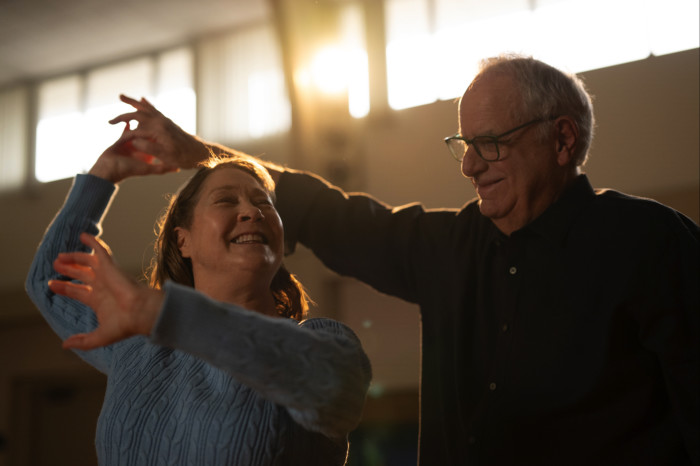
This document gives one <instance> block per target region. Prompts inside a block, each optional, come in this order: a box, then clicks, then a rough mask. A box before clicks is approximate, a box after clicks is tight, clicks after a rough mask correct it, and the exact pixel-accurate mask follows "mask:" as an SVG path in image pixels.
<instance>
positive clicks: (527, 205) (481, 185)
mask: <svg viewBox="0 0 700 466" xmlns="http://www.w3.org/2000/svg"><path fill="white" fill-rule="evenodd" d="M519 102H520V97H519V95H518V92H517V90H516V87H515V85H514V83H513V80H512V78H510V77H508V76H503V75H489V74H488V73H487V74H486V75H485V76H482V77H481V78H480V79H479V80H478V81H476V82H475V83H474V85H473V86H471V87H470V89H468V90H467V91H466V92H465V94H464V96H462V99H461V101H460V106H459V128H460V134H461V135H462V136H463V137H466V138H469V139H471V138H474V137H475V136H495V135H498V134H501V133H504V132H506V131H508V130H510V129H512V128H515V127H517V126H519V125H521V124H523V123H525V122H526V121H528V120H531V119H535V118H539V117H546V116H547V115H526V116H527V118H526V119H525V120H524V121H514V119H513V117H512V114H513V112H512V108H513V105H517V104H518V103H519ZM542 124H548V123H538V124H534V125H530V126H527V127H525V128H523V129H521V130H518V131H515V132H514V133H512V134H510V135H508V136H506V137H504V138H503V139H502V140H499V144H498V146H499V150H500V159H499V160H497V161H495V162H486V161H484V160H483V159H482V158H481V157H479V155H478V154H477V153H476V151H475V149H474V148H473V147H472V146H469V149H468V150H467V153H466V155H465V156H464V160H463V161H462V173H463V174H464V176H466V177H467V178H469V179H470V180H471V181H472V183H473V184H474V188H475V189H476V193H477V195H478V197H479V208H480V210H481V213H482V214H483V215H484V216H486V217H489V218H490V219H491V220H492V221H493V222H494V224H495V225H496V226H497V227H498V228H499V229H500V230H501V231H502V232H503V233H505V234H510V233H512V232H513V231H515V230H518V229H520V228H522V227H523V226H525V225H527V224H528V223H530V222H531V221H532V220H534V219H535V218H536V217H537V216H539V215H540V214H541V213H542V212H543V211H544V210H545V209H546V208H547V207H548V206H549V205H550V204H551V203H552V202H553V201H554V200H555V199H556V197H557V196H558V194H559V192H560V191H561V189H562V183H563V178H562V177H563V176H564V175H563V170H562V167H560V166H559V165H558V164H557V153H556V149H555V141H554V137H547V138H545V139H544V140H543V139H541V138H540V137H538V132H537V131H536V129H537V127H538V125H542Z"/></svg>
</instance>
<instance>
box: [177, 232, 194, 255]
mask: <svg viewBox="0 0 700 466" xmlns="http://www.w3.org/2000/svg"><path fill="white" fill-rule="evenodd" d="M175 234H176V235H177V248H178V249H179V250H180V255H182V257H185V258H189V257H190V251H189V249H190V232H189V231H187V230H185V229H184V228H182V227H175Z"/></svg>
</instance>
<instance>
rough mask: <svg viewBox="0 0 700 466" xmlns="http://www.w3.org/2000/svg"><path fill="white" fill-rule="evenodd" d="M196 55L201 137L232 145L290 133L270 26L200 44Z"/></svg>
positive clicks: (279, 61) (278, 57)
mask: <svg viewBox="0 0 700 466" xmlns="http://www.w3.org/2000/svg"><path fill="white" fill-rule="evenodd" d="M198 56H199V63H198V65H199V66H198V75H197V79H198V83H199V87H198V88H199V95H198V98H199V102H200V107H199V110H200V119H199V124H200V127H199V133H200V134H201V135H202V137H204V138H205V139H209V140H212V141H219V142H222V143H229V144H232V143H238V142H242V141H246V140H250V139H254V138H260V137H263V136H268V135H273V134H279V133H282V132H284V131H287V130H288V129H289V128H290V126H291V108H290V103H289V98H288V97H287V91H286V86H285V80H284V71H283V68H282V57H281V53H280V50H279V45H278V42H277V39H276V37H275V33H274V30H273V28H272V26H270V25H267V24H265V25H262V26H255V27H251V28H249V29H246V30H243V31H236V32H234V33H231V34H227V35H225V36H222V37H216V38H212V39H209V40H207V41H204V42H202V43H201V44H200V46H199V48H198Z"/></svg>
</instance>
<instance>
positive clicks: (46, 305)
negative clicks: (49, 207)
mask: <svg viewBox="0 0 700 466" xmlns="http://www.w3.org/2000/svg"><path fill="white" fill-rule="evenodd" d="M116 190H117V189H116V187H115V186H114V185H113V184H111V183H109V182H107V181H105V180H103V179H101V178H97V177H94V176H90V175H78V176H77V177H76V178H75V181H74V183H73V187H72V188H71V191H70V192H69V194H68V197H67V198H66V201H65V203H64V205H63V207H62V208H61V210H60V211H59V213H58V215H56V217H55V218H54V220H53V221H52V222H51V224H50V225H49V228H48V229H47V231H46V233H45V235H44V238H43V239H42V241H41V243H40V244H39V247H38V249H37V252H36V254H35V256H34V260H33V262H32V265H31V267H30V269H29V274H28V275H27V279H26V283H25V287H26V290H27V294H28V295H29V297H30V298H31V299H32V301H33V302H34V304H35V305H36V307H37V308H38V309H39V311H40V312H41V314H42V315H43V316H44V318H45V319H46V321H47V322H48V323H49V325H50V326H51V327H52V328H53V330H54V331H55V332H56V333H57V334H58V336H59V337H60V338H61V339H66V338H68V337H69V336H70V335H72V334H74V333H78V332H89V331H92V329H94V328H95V327H96V326H97V320H96V318H95V315H94V313H93V312H92V310H91V309H90V308H89V307H87V306H85V305H84V304H83V303H80V302H78V301H74V300H72V299H67V298H66V297H64V296H60V295H56V294H55V293H54V292H53V291H52V290H51V289H50V288H49V281H50V280H57V279H62V278H65V277H64V276H62V275H61V273H60V272H57V271H56V270H54V267H53V263H54V260H55V259H56V257H57V256H58V254H59V253H60V252H66V251H83V252H87V250H88V249H87V248H86V247H85V246H84V245H83V244H82V243H81V242H80V240H79V236H80V233H81V232H88V233H90V234H92V235H98V234H100V232H101V230H102V219H103V217H104V214H105V212H106V211H107V209H108V208H109V205H110V203H111V201H112V198H113V196H114V194H115V192H116ZM79 355H80V356H81V357H82V358H83V359H85V360H86V361H87V362H88V363H90V364H91V365H93V366H94V367H96V368H97V369H98V370H100V371H102V372H105V373H106V372H107V371H108V369H109V363H110V359H111V351H110V350H109V349H102V350H100V351H94V352H89V353H79Z"/></svg>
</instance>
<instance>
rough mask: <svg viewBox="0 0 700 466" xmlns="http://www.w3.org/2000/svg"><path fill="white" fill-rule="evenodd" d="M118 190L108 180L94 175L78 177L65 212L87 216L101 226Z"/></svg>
mask: <svg viewBox="0 0 700 466" xmlns="http://www.w3.org/2000/svg"><path fill="white" fill-rule="evenodd" d="M117 191H118V188H117V186H116V185H114V184H112V183H110V182H109V181H107V180H104V179H102V178H99V177H97V176H93V175H82V174H81V175H76V177H75V179H74V180H73V186H72V187H71V190H70V192H69V193H68V197H67V198H66V202H65V206H64V210H66V211H70V212H72V213H73V214H75V215H80V216H85V217H86V218H88V219H90V220H94V221H95V223H97V224H99V223H101V221H102V217H103V216H104V214H105V213H106V212H107V211H108V210H109V206H110V204H111V203H112V199H114V196H115V194H116V192H117Z"/></svg>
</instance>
